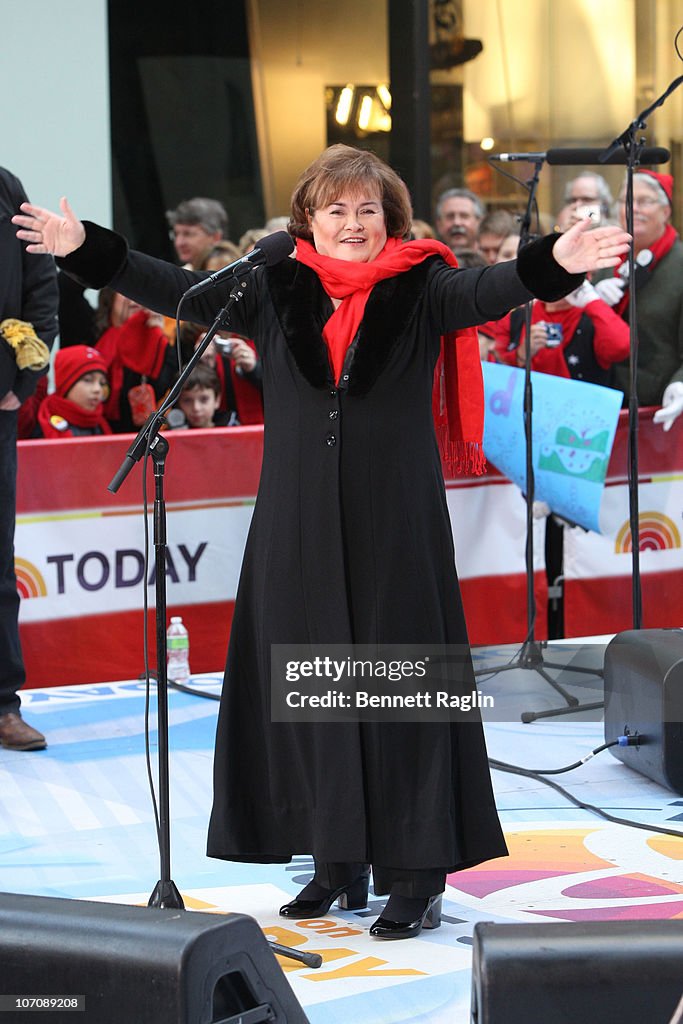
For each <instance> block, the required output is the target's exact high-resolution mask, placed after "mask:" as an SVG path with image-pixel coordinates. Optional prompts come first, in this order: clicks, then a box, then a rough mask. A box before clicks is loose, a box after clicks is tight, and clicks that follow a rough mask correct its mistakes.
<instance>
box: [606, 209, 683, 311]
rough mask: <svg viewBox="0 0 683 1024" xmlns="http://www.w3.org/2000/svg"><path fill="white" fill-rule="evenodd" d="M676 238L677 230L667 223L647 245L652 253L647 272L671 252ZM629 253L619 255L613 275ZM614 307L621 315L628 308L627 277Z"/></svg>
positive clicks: (616, 274) (616, 275)
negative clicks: (619, 260)
mask: <svg viewBox="0 0 683 1024" xmlns="http://www.w3.org/2000/svg"><path fill="white" fill-rule="evenodd" d="M677 238H678V232H677V231H676V229H675V228H674V227H672V225H671V224H667V225H666V227H665V228H664V232H663V233H662V234H661V235H660V236H659V238H658V239H657V241H656V242H655V243H654V244H653V245H650V246H648V248H649V250H650V252H651V253H652V260H651V261H650V263H648V265H647V270H648V272H650V273H651V272H652V271H653V270H654V269H655V267H656V266H657V264H658V263H659V261H660V260H663V259H664V257H665V256H666V255H667V253H669V252H671V250H672V249H673V247H674V242H675V241H676V239H677ZM630 255H631V254H630V253H628V252H627V253H626V254H625V255H624V256H622V257H621V262H620V263H619V265H618V266H616V267H615V268H614V276H615V277H618V276H619V269H620V267H621V266H622V264H623V263H625V262H626V260H627V259H628V258H629V256H630ZM636 262H637V260H636ZM614 309H615V312H617V313H618V314H619V316H623V315H624V313H625V312H626V310H627V309H628V279H627V282H626V288H624V294H623V295H622V297H621V299H620V300H619V302H618V303H617V305H616V306H615V307H614Z"/></svg>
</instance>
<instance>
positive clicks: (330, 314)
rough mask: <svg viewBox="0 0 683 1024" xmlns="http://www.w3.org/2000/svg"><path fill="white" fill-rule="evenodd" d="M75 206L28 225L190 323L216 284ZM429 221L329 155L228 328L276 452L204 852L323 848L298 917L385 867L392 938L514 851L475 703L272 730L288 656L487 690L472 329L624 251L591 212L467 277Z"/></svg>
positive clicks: (356, 900) (203, 316)
mask: <svg viewBox="0 0 683 1024" xmlns="http://www.w3.org/2000/svg"><path fill="white" fill-rule="evenodd" d="M61 206H62V213H61V215H60V214H56V213H51V212H49V211H47V210H44V209H41V208H39V207H35V206H31V205H29V204H24V205H23V206H22V211H23V212H22V214H21V215H18V216H16V217H15V218H14V221H15V223H16V224H17V225H18V226H19V227H20V229H21V230H19V231H18V235H19V237H20V238H23V239H24V240H26V241H27V242H29V243H30V244H29V250H30V251H32V252H37V253H45V252H48V253H54V254H55V255H56V256H58V257H61V260H60V264H61V266H62V268H63V269H64V270H66V271H68V272H69V273H71V274H73V275H75V276H77V277H79V278H80V279H82V280H86V281H87V282H88V285H89V286H90V287H96V288H99V287H102V286H103V285H105V284H107V285H109V286H111V287H113V288H115V289H116V291H118V292H122V293H123V294H125V295H127V296H129V297H130V298H132V299H134V300H135V301H137V302H139V303H141V304H142V305H144V306H145V307H148V308H152V309H155V310H158V311H160V312H162V313H165V314H167V315H173V314H174V313H175V309H176V306H177V303H178V300H179V297H180V295H181V294H182V293H183V292H185V291H186V290H187V289H188V288H189V286H190V285H192V284H194V283H196V282H197V281H198V280H201V278H202V276H205V275H202V274H201V273H194V272H192V271H187V270H183V269H182V268H179V267H175V266H172V265H170V264H166V263H164V262H163V261H159V260H156V259H152V258H151V257H148V256H145V255H143V254H141V253H137V252H132V251H129V250H128V247H127V245H126V242H125V240H124V239H123V238H121V237H120V236H119V235H116V234H114V233H113V232H110V231H106V230H105V229H103V228H100V227H97V226H96V225H93V224H90V223H87V222H86V223H85V224H84V223H82V222H80V221H78V220H77V219H76V217H75V216H74V214H73V212H72V211H71V209H70V208H69V206H68V203H67V202H66V200H62V204H61ZM410 226H411V205H410V199H409V195H408V191H407V189H406V186H405V185H404V183H403V182H402V181H401V179H400V178H399V177H398V175H397V174H396V173H395V172H394V171H393V170H392V169H391V168H390V167H388V166H387V165H386V164H384V163H383V162H382V161H381V160H379V159H378V158H377V157H376V156H374V154H372V153H370V152H366V151H361V150H357V149H353V148H349V147H347V146H343V145H337V146H332V147H331V148H329V149H327V150H326V151H325V152H324V153H323V154H322V155H321V156H320V157H319V158H318V159H317V160H315V161H314V163H313V164H312V165H311V166H310V167H308V168H307V169H306V170H305V171H304V173H303V174H302V176H301V178H300V180H299V182H298V184H297V185H296V187H295V189H294V194H293V197H292V209H291V219H290V222H289V232H290V234H291V235H292V236H293V237H294V238H295V240H296V243H297V244H296V254H295V257H296V258H294V259H284V260H282V261H281V262H280V263H278V264H277V265H275V266H271V267H267V266H266V267H259V268H258V269H256V270H254V271H253V272H252V273H251V275H250V280H249V283H248V286H247V289H246V293H245V296H244V298H243V300H242V301H241V302H240V303H239V304H238V305H237V306H236V307H235V309H234V313H233V317H232V327H233V328H234V329H235V330H236V331H238V332H240V333H241V334H244V335H245V336H247V337H249V338H252V339H254V342H255V343H256V346H257V348H258V352H259V355H260V358H261V361H262V365H263V398H264V409H265V431H264V456H263V469H262V475H261V482H260V486H259V492H258V498H257V502H256V507H255V509H254V514H253V519H252V523H251V529H250V533H249V538H248V542H247V546H246V551H245V555H244V563H243V567H242V574H241V578H240V584H239V589H238V594H237V599H236V604H235V613H234V619H233V624H232V631H231V636H230V648H229V653H228V659H227V667H226V674H225V682H224V686H223V694H222V703H221V710H220V716H219V722H218V733H217V742H216V754H215V767H214V804H213V812H212V815H211V823H210V827H209V839H208V853H209V855H210V856H212V857H219V858H224V859H226V860H235V861H251V862H262V863H265V862H268V863H273V862H279V863H285V862H287V861H289V860H290V859H291V857H292V856H293V855H294V854H311V853H312V854H313V857H314V859H315V876H314V878H313V880H312V881H311V882H310V883H309V884H308V885H307V886H306V887H305V888H304V889H303V890H302V892H300V893H299V895H298V897H297V898H296V899H294V900H292V901H291V902H290V903H287V904H285V906H284V907H282V908H281V910H280V913H281V914H282V916H284V917H287V918H310V917H316V916H322V915H324V914H326V913H327V912H328V911H329V910H330V907H331V906H332V904H333V903H335V902H337V903H338V904H339V905H340V906H341V907H343V908H346V909H359V908H362V907H365V906H366V902H367V894H368V880H369V873H370V867H372V873H373V882H374V890H375V893H376V894H377V895H386V894H388V896H389V899H388V902H387V904H386V907H385V909H384V911H383V913H382V915H381V917H380V918H379V919H378V920H377V921H376V922H375V923H374V924H373V925H372V927H371V929H370V932H371V934H372V935H375V936H378V937H382V938H395V939H398V938H408V937H411V936H415V935H418V934H419V932H420V930H421V929H422V927H423V926H424V927H432V928H434V927H437V926H438V924H439V922H440V906H441V894H442V892H443V890H444V886H445V879H446V875H447V874H448V873H449V872H453V871H457V870H459V869H462V868H466V867H469V866H471V865H473V864H477V863H479V862H481V861H485V860H487V859H489V858H493V857H499V856H501V855H504V854H505V852H506V848H505V842H504V839H503V835H502V832H501V828H500V824H499V821H498V817H497V814H496V809H495V804H494V799H493V793H492V788H491V781H490V777H489V772H488V765H487V759H486V749H485V745H484V738H483V732H482V727H481V722H480V720H479V717H478V714H477V713H473V714H472V715H470V718H469V720H468V721H466V722H452V721H448V720H446V719H444V720H443V721H430V722H420V721H400V722H384V721H382V722H378V721H363V720H361V721H333V722H323V721H320V722H300V721H299V722H273V721H271V713H270V697H271V694H270V672H271V646H272V645H273V644H301V645H303V646H305V645H315V646H317V647H320V646H321V645H322V646H323V647H324V645H331V644H354V645H358V644H360V645H365V644H368V645H382V644H412V645H421V644H424V645H450V646H451V647H452V648H453V649H455V648H456V647H459V648H460V649H462V648H464V649H465V651H466V657H465V658H464V659H462V660H461V662H460V668H459V673H458V678H457V679H456V680H455V684H454V683H453V682H451V686H453V685H457V687H458V688H459V689H461V691H462V693H471V692H472V691H473V690H474V689H475V682H474V674H473V670H472V663H471V658H470V656H469V650H468V648H467V631H466V626H465V619H464V616H463V610H462V605H461V601H460V594H459V589H458V582H457V577H456V571H455V563H454V551H453V541H452V537H451V530H450V521H449V513H448V509H447V505H446V495H445V488H444V482H443V475H442V468H441V455H440V448H441V453H442V454H445V456H446V457H447V458H448V459H450V460H452V461H454V462H459V463H460V464H462V465H463V466H464V467H465V468H470V469H475V470H476V469H477V468H478V466H479V465H480V464H481V429H482V423H483V389H482V383H481V371H480V365H479V353H478V346H477V340H476V336H475V335H474V332H471V333H470V332H468V331H464V330H463V329H464V328H468V327H470V326H472V325H475V324H478V323H482V322H484V321H487V320H492V319H494V318H497V317H500V316H502V315H503V314H505V313H506V312H507V311H508V310H510V309H511V308H513V307H514V306H518V305H520V304H521V303H523V302H526V301H528V300H529V299H530V298H531V297H532V296H533V295H536V296H538V297H540V298H542V299H546V300H548V301H552V300H554V299H557V298H559V297H561V296H562V295H565V294H567V293H568V292H570V291H572V290H573V289H574V288H576V287H577V285H578V284H580V282H581V280H582V275H583V274H584V273H585V272H586V271H589V270H593V269H596V268H602V267H611V266H614V265H615V264H617V263H618V262H619V259H620V257H621V255H622V254H623V253H625V252H626V251H627V249H628V241H629V236H628V235H626V234H625V233H624V232H623V231H621V230H620V229H619V228H616V227H609V228H598V229H597V230H592V231H588V230H586V229H587V228H589V227H590V226H591V225H590V221H586V222H585V223H579V224H577V225H576V226H575V227H573V228H572V229H570V230H569V231H567V232H565V233H564V234H563V235H558V236H549V237H547V238H543V239H541V240H540V241H537V242H534V243H532V244H531V245H529V246H527V247H525V249H524V250H523V251H522V253H521V254H520V256H519V258H518V259H517V260H516V261H512V262H509V263H501V264H499V265H497V266H493V267H488V268H485V269H472V270H458V269H457V268H456V264H455V260H454V257H453V255H452V253H451V252H450V250H449V249H448V248H447V247H446V246H445V245H443V244H441V243H440V242H436V241H434V240H431V239H425V240H420V241H408V242H405V241H403V239H405V238H407V237H408V236H409V234H410ZM227 292H228V287H226V286H222V287H220V286H219V288H218V289H217V290H216V291H214V292H207V293H206V294H205V295H202V296H200V297H198V298H196V299H195V300H193V301H189V302H188V304H187V306H185V312H184V314H183V315H184V316H186V317H188V318H190V319H192V320H194V321H199V322H202V323H211V322H212V321H213V319H214V316H215V313H216V311H217V309H218V308H219V307H220V306H221V305H223V304H224V302H225V300H226V298H227ZM188 307H189V308H188ZM456 331H457V332H461V333H459V334H458V335H457V336H456V335H453V333H451V332H456ZM435 368H436V374H435ZM435 384H436V401H434V400H433V397H434V393H435V388H434V385H435ZM435 420H436V423H435Z"/></svg>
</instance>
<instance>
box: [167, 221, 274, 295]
mask: <svg viewBox="0 0 683 1024" xmlns="http://www.w3.org/2000/svg"><path fill="white" fill-rule="evenodd" d="M293 249H294V241H293V240H292V238H291V236H290V235H288V234H287V232H286V231H276V232H275V233H274V234H272V235H266V236H265V238H262V239H261V240H260V242H259V244H258V245H257V246H255V247H254V248H253V249H252V250H251V252H248V253H245V255H244V256H240V258H239V259H238V260H234V262H233V263H228V265H227V267H221V269H220V270H216V271H215V273H213V274H209V276H208V277H205V278H204V279H203V280H201V281H198V282H197V284H193V285H192V287H191V288H188V290H187V291H186V292H185V298H186V299H188V298H191V297H192V296H193V295H201V293H202V292H206V291H208V290H209V288H215V287H216V285H217V284H220V283H221V281H223V280H224V279H225V278H226V277H233V276H234V275H235V274H239V273H240V271H241V270H247V269H249V270H252V269H253V268H254V267H259V266H262V265H265V266H266V267H273V266H275V264H276V263H281V262H282V260H284V259H285V257H287V256H289V254H290V252H292V251H293Z"/></svg>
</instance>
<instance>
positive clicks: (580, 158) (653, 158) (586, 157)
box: [545, 146, 671, 167]
mask: <svg viewBox="0 0 683 1024" xmlns="http://www.w3.org/2000/svg"><path fill="white" fill-rule="evenodd" d="M604 156H605V150H604V149H549V150H548V152H547V153H546V155H545V158H546V160H547V161H548V163H549V164H554V165H555V166H557V167H569V166H572V165H574V164H576V165H577V166H579V165H580V166H582V167H583V166H585V165H586V164H601V165H604V164H625V163H627V162H628V157H627V154H626V150H624V149H618V150H617V151H616V153H610V154H609V155H608V157H607V159H606V160H605V159H604ZM601 157H602V158H603V159H601ZM670 159H671V153H670V152H669V150H668V149H664V147H663V146H651V147H650V148H648V149H643V150H642V151H641V153H640V156H639V157H638V162H639V164H665V163H667V161H668V160H670Z"/></svg>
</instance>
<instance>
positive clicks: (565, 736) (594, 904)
mask: <svg viewBox="0 0 683 1024" xmlns="http://www.w3.org/2000/svg"><path fill="white" fill-rule="evenodd" d="M604 647H605V644H604V642H595V643H593V644H590V645H589V644H586V643H583V642H582V643H578V642H574V643H569V644H563V645H561V646H556V645H553V648H552V651H550V650H548V651H547V652H546V658H547V659H548V660H552V661H558V660H559V661H562V662H563V663H564V662H569V663H572V662H573V663H574V664H580V665H582V666H589V667H592V666H600V665H601V664H602V656H603V653H604ZM517 650H518V648H515V647H501V648H496V649H494V648H485V649H478V650H477V651H476V652H475V658H476V665H477V668H479V669H483V668H489V667H490V666H497V665H504V664H506V663H508V662H509V661H510V659H511V658H513V657H514V655H515V653H516V651H517ZM553 674H554V675H557V673H553ZM560 678H561V681H562V683H563V684H565V685H567V686H568V688H569V689H570V690H571V692H573V693H574V694H575V695H576V696H577V697H579V698H580V700H581V701H582V702H588V701H594V700H599V699H600V697H601V694H602V689H601V681H600V680H599V679H598V678H597V677H593V676H585V675H577V674H575V673H571V672H563V673H561V676H560ZM220 683H221V678H220V675H219V674H216V675H215V676H213V675H205V676H201V677H195V680H194V685H195V686H198V687H199V688H202V689H205V690H207V691H210V692H213V693H217V692H218V691H219V688H220ZM479 686H480V691H481V693H482V694H490V695H492V696H494V698H495V701H496V713H495V719H496V720H495V721H493V720H490V721H489V720H488V718H487V712H486V711H484V718H485V721H486V736H487V743H488V747H489V754H490V756H491V757H492V758H496V759H498V760H500V761H506V762H510V763H514V764H516V765H521V766H523V767H526V768H542V769H547V768H555V767H560V766H563V765H566V764H571V763H573V762H574V761H577V760H579V759H580V758H582V757H584V756H585V755H586V754H588V753H589V752H590V751H591V750H593V749H594V748H595V747H597V746H599V745H600V744H602V743H603V742H604V741H605V736H604V731H603V724H602V717H601V714H600V713H599V712H598V713H595V712H593V713H588V712H581V713H574V714H572V715H570V716H564V717H560V718H547V719H541V720H538V721H535V722H533V723H531V724H522V723H521V721H520V719H519V715H520V713H521V712H522V711H528V710H532V711H540V710H543V709H546V708H552V707H556V706H558V704H562V701H561V699H559V698H558V696H557V694H556V693H555V691H554V690H553V689H552V688H551V687H550V686H548V684H547V683H546V682H545V681H544V680H543V679H542V678H541V677H540V676H539V675H538V674H537V673H536V672H534V671H531V670H524V669H520V668H515V669H514V670H512V671H506V672H503V673H500V674H498V675H491V676H488V675H486V674H483V675H481V676H480V678H479ZM23 701H24V704H23V710H24V713H25V716H26V718H27V720H28V721H30V722H31V724H33V725H35V726H36V727H37V728H39V729H41V730H42V731H43V732H45V734H46V735H47V737H48V741H49V747H48V749H47V750H46V751H39V752H35V753H15V752H11V751H7V750H3V749H0V816H1V820H2V831H1V834H0V879H1V881H0V889H2V890H4V891H6V892H15V893H26V894H35V895H40V896H60V897H68V898H78V899H95V900H103V901H107V902H113V903H142V904H146V902H147V900H148V898H149V895H150V893H151V891H152V890H153V888H154V886H155V884H156V881H157V879H158V877H159V855H158V851H157V845H156V836H155V828H154V817H153V811H152V806H151V801H150V796H149V790H148V782H147V770H146V766H145V744H144V706H145V693H144V684H143V683H139V682H121V683H116V684H98V685H93V686H74V687H60V688H53V689H44V690H27V691H24V695H23ZM154 708H155V704H154V699H153V701H152V713H151V727H152V751H153V754H152V756H153V766H154V770H155V775H156V762H155V760H154V757H155V754H156V714H155V711H154ZM217 709H218V703H217V702H216V701H213V700H207V699H204V698H201V697H195V696H191V695H188V694H184V693H181V692H178V691H174V690H172V691H171V692H170V694H169V720H170V748H171V821H172V825H171V841H172V864H171V874H172V877H173V879H174V881H175V883H176V884H177V886H178V888H179V889H180V891H181V893H182V895H183V899H184V901H185V904H186V906H187V908H188V909H190V910H192V909H197V910H203V911H210V912H216V913H223V912H228V911H239V912H241V913H246V914H249V915H251V916H253V917H255V918H256V920H257V921H258V922H259V924H260V926H261V927H262V928H263V930H264V932H265V933H266V934H267V935H268V936H269V937H271V938H273V939H275V940H276V941H278V942H281V943H283V944H285V945H289V946H299V947H301V948H303V949H306V950H310V951H313V950H315V951H318V952H320V953H321V954H322V956H323V958H324V964H323V966H322V967H321V968H320V969H319V970H317V971H314V970H311V969H308V968H306V967H303V966H301V965H298V964H295V963H294V962H292V961H288V960H284V961H282V966H283V968H284V970H285V971H286V974H287V978H288V980H289V981H290V983H291V985H292V987H293V989H294V991H295V993H296V996H297V998H298V1000H299V1001H300V1003H301V1004H302V1006H303V1007H304V1009H305V1011H306V1013H307V1015H308V1017H309V1019H310V1021H311V1022H312V1024H323V1022H325V1024H337V1022H339V1024H342V1022H343V1024H355V1022H359V1024H361V1022H362V1024H380V1022H381V1024H389V1022H398V1021H411V1022H421V1021H423V1022H429V1024H446V1022H447V1021H448V1022H449V1024H452V1022H454V1021H456V1022H465V1021H468V1020H469V1004H470V968H471V936H472V929H473V926H474V924H475V923H476V922H477V921H483V920H486V921H496V922H503V921H515V922H524V921H527V922H543V921H545V922H550V921H555V922H561V921H594V920H622V919H625V918H640V919H643V920H646V919H648V920H651V919H654V918H658V919H661V918H681V917H683V843H681V841H680V839H677V838H674V837H672V836H666V835H662V834H658V833H656V832H652V831H648V830H642V829H637V828H631V827H628V826H625V825H618V824H614V823H611V822H608V821H606V820H604V819H602V818H600V817H599V816H597V815H596V814H594V813H592V812H589V811H587V810H583V809H580V808H578V807H576V806H573V805H572V804H571V803H570V802H569V801H568V800H566V799H565V798H564V797H563V796H562V795H561V794H560V793H558V792H556V791H555V790H553V789H551V788H549V787H547V786H546V785H543V784H542V783H541V782H539V781H537V780H534V779H529V778H526V777H521V776H518V775H511V774H507V773H502V772H501V771H497V770H496V771H494V772H493V779H494V784H495V790H496V799H497V804H498V809H499V812H500V815H501V820H502V822H503V825H504V828H505V833H506V837H507V841H508V846H509V848H510V856H509V857H508V858H504V859H500V860H497V861H493V862H490V863H488V864H486V865H483V866H482V867H480V868H475V869H471V870H469V871H464V872H461V873H459V874H457V875H451V876H450V877H449V885H448V888H447V891H446V895H445V899H444V918H443V924H442V926H441V928H439V929H437V930H436V931H432V932H430V931H425V932H424V933H423V934H422V936H420V938H418V939H414V940H411V941H407V942H382V941H381V940H376V939H371V938H370V937H369V935H368V929H369V927H370V925H371V923H372V922H373V920H374V919H375V917H376V916H377V914H378V911H379V909H380V908H381V905H382V904H381V902H380V901H375V903H374V905H373V904H372V902H371V904H370V906H369V907H368V910H367V911H364V912H362V913H353V912H348V913H346V912H342V911H339V910H336V909H335V912H334V913H332V914H331V915H330V916H328V917H327V918H323V919H319V920H315V921H300V922H291V923H288V922H284V921H283V920H282V919H281V918H279V917H278V915H277V909H278V907H279V906H280V904H281V903H283V902H285V901H286V900H288V899H291V898H292V896H293V894H295V893H296V892H297V891H298V889H299V888H300V887H301V885H302V883H303V882H305V881H306V880H307V879H308V878H309V877H310V873H311V861H310V859H308V858H306V857H299V858H296V860H295V861H294V862H292V863H291V864H289V865H286V866H279V865H278V866H271V865H266V866H263V865H247V864H244V865H242V864H229V863H223V862H220V861H213V860H209V859H208V858H207V857H206V856H205V853H204V849H205V835H206V825H207V820H208V814H209V807H210V797H211V761H212V747H213V739H214V731H215V722H216V714H217ZM502 718H505V719H506V720H505V721H502V720H501V719H502ZM552 778H553V780H554V781H555V782H557V783H559V784H560V785H562V786H564V787H566V788H567V789H568V790H569V791H570V792H571V793H572V794H573V795H574V796H575V797H577V798H578V799H579V800H581V801H582V802H584V803H589V804H593V805H596V806H598V807H600V808H602V809H604V810H607V811H608V812H609V813H611V814H612V815H615V816H617V817H622V818H627V819H629V820H633V821H638V822H642V823H644V824H646V825H648V826H652V825H655V826H660V827H665V828H671V829H674V830H676V829H678V830H680V831H681V833H682V834H683V798H681V797H678V796H677V795H676V794H674V793H672V792H671V791H669V790H667V789H664V788H662V787H661V786H659V785H657V784H655V783H654V782H652V781H650V780H648V779H647V778H645V777H644V776H641V775H640V774H638V773H636V772H634V771H632V770H631V769H630V768H628V767H626V766H625V765H623V764H622V763H621V762H620V761H617V760H616V759H615V758H613V757H612V755H611V754H610V753H609V752H608V751H605V752H603V753H601V754H599V755H597V756H596V757H594V758H592V759H591V760H590V761H588V762H587V763H586V764H584V765H582V766H581V767H580V768H578V769H575V770H573V771H571V772H569V773H567V774H565V775H560V776H553V777H552ZM8 985H9V989H8V988H7V986H8ZM0 989H1V990H2V992H3V994H5V993H6V992H7V993H9V991H10V990H11V979H3V981H2V982H0Z"/></svg>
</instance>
